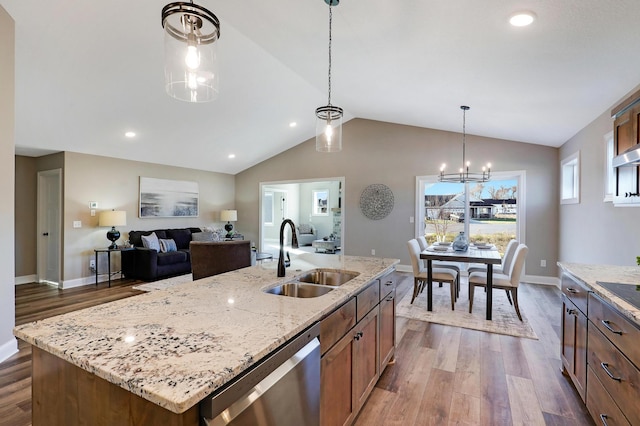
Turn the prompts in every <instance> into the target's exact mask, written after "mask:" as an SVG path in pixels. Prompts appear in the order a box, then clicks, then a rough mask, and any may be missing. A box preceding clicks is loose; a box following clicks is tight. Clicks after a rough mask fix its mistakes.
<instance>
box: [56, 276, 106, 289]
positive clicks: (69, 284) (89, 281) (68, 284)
mask: <svg viewBox="0 0 640 426" xmlns="http://www.w3.org/2000/svg"><path fill="white" fill-rule="evenodd" d="M108 279H109V277H107V276H106V275H105V276H103V277H98V282H99V283H101V282H104V281H107V280H108ZM83 285H96V276H95V275H91V276H90V277H82V278H76V279H73V280H65V281H63V282H62V285H60V286H59V287H60V288H61V289H66V288H74V287H81V286H83Z"/></svg>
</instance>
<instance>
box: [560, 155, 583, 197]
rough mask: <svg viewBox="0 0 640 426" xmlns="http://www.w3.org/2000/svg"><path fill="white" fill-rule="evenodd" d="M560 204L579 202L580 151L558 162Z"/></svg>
mask: <svg viewBox="0 0 640 426" xmlns="http://www.w3.org/2000/svg"><path fill="white" fill-rule="evenodd" d="M560 179H561V185H562V187H561V188H560V204H578V203H580V152H579V151H578V152H576V153H575V154H572V155H570V156H568V157H567V158H565V159H564V160H562V163H561V164H560Z"/></svg>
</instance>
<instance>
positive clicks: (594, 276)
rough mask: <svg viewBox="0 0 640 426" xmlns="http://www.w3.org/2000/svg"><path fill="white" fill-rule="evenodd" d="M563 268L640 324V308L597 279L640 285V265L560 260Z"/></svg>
mask: <svg viewBox="0 0 640 426" xmlns="http://www.w3.org/2000/svg"><path fill="white" fill-rule="evenodd" d="M558 266H560V268H562V270H564V271H566V272H568V273H570V274H571V275H573V276H574V277H575V278H576V279H578V280H579V281H580V282H582V283H584V284H585V285H586V286H587V287H588V288H590V289H591V290H592V291H593V292H594V293H595V294H597V295H598V296H600V297H601V298H602V299H604V300H605V301H607V302H609V303H610V304H611V305H613V306H614V307H615V308H616V309H618V310H619V311H620V313H622V314H623V315H624V316H626V317H627V318H629V319H630V320H631V321H632V322H634V323H636V324H637V325H638V326H640V309H638V308H637V307H635V306H633V305H632V304H630V303H629V302H627V301H625V300H623V299H621V298H620V297H618V296H616V295H615V294H614V293H612V292H610V291H609V290H607V289H606V288H604V287H602V286H600V285H598V283H597V281H600V282H610V283H621V284H629V285H631V286H636V285H640V266H614V265H590V264H583V263H565V262H558Z"/></svg>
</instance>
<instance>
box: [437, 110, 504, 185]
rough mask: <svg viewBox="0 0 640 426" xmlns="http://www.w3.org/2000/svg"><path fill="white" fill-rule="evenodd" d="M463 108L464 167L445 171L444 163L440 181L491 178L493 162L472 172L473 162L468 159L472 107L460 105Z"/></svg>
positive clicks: (476, 180) (462, 181)
mask: <svg viewBox="0 0 640 426" xmlns="http://www.w3.org/2000/svg"><path fill="white" fill-rule="evenodd" d="M460 109H461V110H462V167H460V171H459V172H458V173H445V172H444V170H445V168H446V164H443V165H442V167H441V168H440V176H439V177H438V180H439V181H440V182H456V183H458V182H459V183H465V182H486V181H488V180H490V179H491V163H487V165H486V166H483V167H482V172H476V173H474V172H470V171H469V166H470V165H471V162H469V161H467V158H466V152H465V151H466V143H467V141H466V139H467V138H466V136H467V135H466V114H467V111H469V110H470V109H471V108H470V107H468V106H466V105H462V106H460Z"/></svg>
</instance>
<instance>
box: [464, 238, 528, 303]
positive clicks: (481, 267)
mask: <svg viewBox="0 0 640 426" xmlns="http://www.w3.org/2000/svg"><path fill="white" fill-rule="evenodd" d="M517 248H518V241H517V240H513V239H512V240H509V242H508V243H507V247H505V249H504V256H502V264H501V265H500V266H494V267H493V273H494V274H508V273H509V267H510V266H511V262H512V261H513V255H514V254H515V252H516V249H517ZM473 272H482V273H485V274H486V273H487V265H485V264H478V263H476V264H473V265H471V266H469V268H468V269H467V273H468V274H469V275H471V274H472V273H473ZM485 291H486V289H485ZM506 292H507V300H508V301H509V304H510V305H513V302H511V292H510V291H509V290H506Z"/></svg>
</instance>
